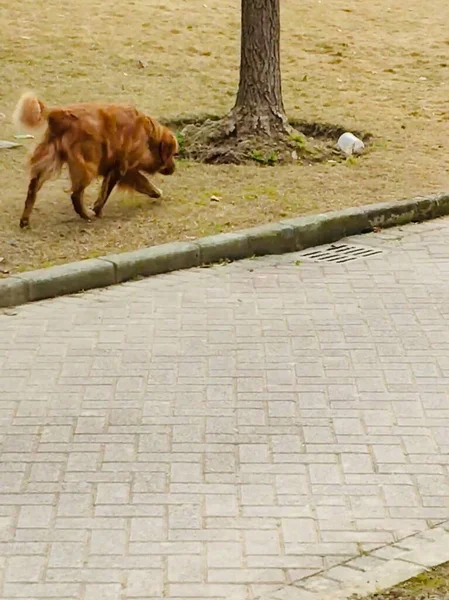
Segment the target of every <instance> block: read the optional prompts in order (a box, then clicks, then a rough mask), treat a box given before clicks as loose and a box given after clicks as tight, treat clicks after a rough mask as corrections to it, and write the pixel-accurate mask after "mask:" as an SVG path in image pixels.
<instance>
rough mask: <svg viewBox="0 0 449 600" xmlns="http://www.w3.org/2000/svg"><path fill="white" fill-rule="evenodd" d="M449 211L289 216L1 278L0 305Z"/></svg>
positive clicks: (416, 206) (393, 208)
mask: <svg viewBox="0 0 449 600" xmlns="http://www.w3.org/2000/svg"><path fill="white" fill-rule="evenodd" d="M448 214H449V194H440V195H436V196H425V197H424V196H423V197H417V198H413V199H411V200H403V201H401V202H384V203H380V204H371V205H368V206H363V207H360V208H350V209H346V210H341V211H336V212H329V213H325V214H319V215H312V216H308V217H300V218H297V219H288V220H285V221H281V222H280V223H274V224H271V225H262V226H259V227H253V228H251V229H244V230H241V231H237V232H234V233H223V234H220V235H215V236H210V237H205V238H200V239H199V240H196V241H195V242H188V243H187V242H175V243H172V244H163V245H161V246H154V247H152V248H144V249H142V250H136V251H134V252H124V253H123V254H111V255H108V256H103V257H100V258H96V259H89V260H83V261H79V262H74V263H69V264H67V265H60V266H56V267H49V268H47V269H39V270H37V271H29V272H27V273H21V274H17V275H12V276H11V277H8V278H7V279H0V308H2V307H7V306H14V305H17V304H24V303H25V302H30V301H33V300H42V299H44V298H52V297H55V296H62V295H65V294H73V293H75V292H81V291H83V290H88V289H92V288H98V287H105V286H108V285H112V284H115V283H122V282H124V281H128V280H130V279H133V278H136V277H147V276H150V275H156V274H159V273H167V272H169V271H175V270H178V269H189V268H190V267H198V266H200V265H203V264H210V263H214V262H218V261H220V260H239V259H242V258H249V257H251V256H262V255H264V254H283V253H286V252H295V251H298V250H304V249H306V248H309V247H311V246H320V245H322V244H330V243H332V242H336V241H337V240H339V239H342V238H344V237H347V236H351V235H357V234H360V233H367V232H369V231H372V230H373V229H375V228H377V227H379V228H387V227H394V226H397V225H405V224H406V223H411V222H420V221H426V220H428V219H435V218H437V217H443V216H445V215H448Z"/></svg>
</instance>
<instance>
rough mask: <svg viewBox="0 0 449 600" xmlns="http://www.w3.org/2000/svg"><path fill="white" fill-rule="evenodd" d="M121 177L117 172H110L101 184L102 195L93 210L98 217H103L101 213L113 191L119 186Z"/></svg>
mask: <svg viewBox="0 0 449 600" xmlns="http://www.w3.org/2000/svg"><path fill="white" fill-rule="evenodd" d="M119 178H120V175H119V174H118V173H117V172H116V171H109V173H108V174H107V175H106V177H105V178H104V179H103V183H102V184H101V190H100V194H99V196H98V198H97V200H96V202H95V204H94V207H93V210H94V213H95V214H96V216H97V217H101V212H102V210H103V207H104V205H105V204H106V202H107V199H108V198H109V196H110V195H111V192H112V190H113V189H114V187H115V186H116V185H117V183H118V181H119Z"/></svg>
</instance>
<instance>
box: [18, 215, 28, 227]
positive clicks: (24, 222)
mask: <svg viewBox="0 0 449 600" xmlns="http://www.w3.org/2000/svg"><path fill="white" fill-rule="evenodd" d="M29 224H30V221H29V219H28V218H27V217H22V218H21V219H20V229H24V228H25V227H28V225H29Z"/></svg>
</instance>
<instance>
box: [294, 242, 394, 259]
mask: <svg viewBox="0 0 449 600" xmlns="http://www.w3.org/2000/svg"><path fill="white" fill-rule="evenodd" d="M382 253H383V250H380V249H379V248H369V247H368V246H355V245H351V244H330V245H328V246H319V247H318V248H309V249H308V250H304V251H303V252H301V253H300V256H301V257H302V258H307V259H309V260H313V261H316V262H327V263H345V262H350V261H352V260H358V259H360V258H368V257H370V256H376V255H378V254H382Z"/></svg>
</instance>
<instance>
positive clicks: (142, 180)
mask: <svg viewBox="0 0 449 600" xmlns="http://www.w3.org/2000/svg"><path fill="white" fill-rule="evenodd" d="M120 185H122V186H124V187H128V188H131V189H133V190H135V191H136V192H139V194H145V196H149V197H150V198H160V197H161V196H162V190H160V189H159V188H158V187H156V186H155V185H154V183H152V182H151V181H150V180H149V179H147V178H146V177H145V176H144V175H142V173H139V171H137V170H131V171H128V172H127V173H125V175H124V176H123V177H121V178H120Z"/></svg>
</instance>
